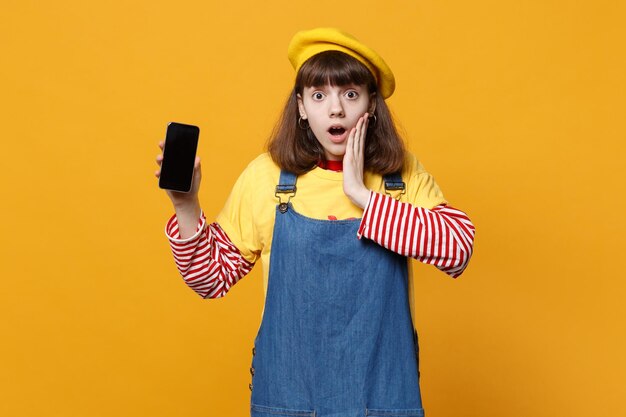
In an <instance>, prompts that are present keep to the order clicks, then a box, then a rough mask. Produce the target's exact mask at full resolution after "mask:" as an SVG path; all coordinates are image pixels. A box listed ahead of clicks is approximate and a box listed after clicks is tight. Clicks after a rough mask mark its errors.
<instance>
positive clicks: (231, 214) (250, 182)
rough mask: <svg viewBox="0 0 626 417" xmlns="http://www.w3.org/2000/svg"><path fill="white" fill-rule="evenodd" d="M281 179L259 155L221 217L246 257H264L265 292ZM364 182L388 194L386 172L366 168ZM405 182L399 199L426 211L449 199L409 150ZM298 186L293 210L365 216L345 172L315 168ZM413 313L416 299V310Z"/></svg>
mask: <svg viewBox="0 0 626 417" xmlns="http://www.w3.org/2000/svg"><path fill="white" fill-rule="evenodd" d="M279 177H280V168H279V167H278V166H277V165H276V164H275V163H274V162H273V161H272V159H271V157H270V156H269V154H267V153H265V154H262V155H260V156H259V157H257V158H256V159H255V160H254V161H252V162H251V163H250V164H249V165H248V167H247V168H246V169H245V170H244V171H243V173H242V174H241V175H240V176H239V179H238V180H237V182H236V183H235V186H234V187H233V189H232V191H231V194H230V196H229V197H228V200H227V201H226V205H225V206H224V208H223V209H222V211H221V213H220V214H219V215H218V216H217V223H219V225H220V226H221V227H222V229H223V230H224V232H226V234H227V235H228V237H229V238H230V240H231V241H232V242H233V244H234V245H235V246H236V247H237V249H239V251H240V252H241V254H242V256H243V257H244V258H245V259H246V260H248V261H249V262H253V263H254V262H256V261H257V260H258V259H259V257H260V258H261V263H262V265H263V288H264V292H265V294H267V282H268V271H269V262H270V250H271V247H272V232H273V230H274V216H275V211H276V204H278V199H277V198H276V197H275V195H274V194H275V188H276V185H277V184H278V179H279ZM363 180H364V183H365V186H366V187H367V188H368V189H370V190H372V191H375V192H379V193H383V194H384V192H385V185H384V181H383V178H382V176H381V175H378V174H372V173H369V172H366V173H365V174H364V178H363ZM402 180H403V181H404V182H405V183H406V193H405V194H403V195H401V196H400V201H403V202H409V203H411V204H413V205H416V206H419V207H423V208H427V209H431V208H433V207H435V206H437V205H439V204H444V203H446V201H445V199H444V197H443V194H442V192H441V190H440V189H439V187H438V186H437V184H436V183H435V180H434V178H433V177H432V176H431V175H430V174H429V173H427V172H426V171H425V170H424V168H423V167H422V165H421V164H420V163H419V161H418V160H417V159H416V158H415V157H414V156H413V155H411V154H408V153H407V158H406V161H405V164H404V170H403V172H402ZM296 185H297V192H296V195H295V196H294V197H293V198H292V199H291V203H292V205H293V208H294V210H296V211H297V212H298V213H300V214H302V215H304V216H307V217H311V218H315V219H321V220H329V219H331V218H332V219H339V220H342V219H349V218H361V217H362V215H363V210H362V209H361V208H360V207H358V206H356V205H354V204H353V203H352V202H351V201H350V199H348V197H347V196H346V195H345V194H344V192H343V173H342V172H334V171H328V170H324V169H322V168H319V167H316V168H314V169H312V170H311V171H309V172H307V173H306V174H303V175H300V176H299V177H298V179H297V184H296ZM396 193H398V192H396ZM354 238H355V239H356V238H357V237H356V236H354ZM409 292H410V300H413V284H412V277H411V276H410V277H409ZM413 311H414V308H413V303H412V302H411V312H412V313H413Z"/></svg>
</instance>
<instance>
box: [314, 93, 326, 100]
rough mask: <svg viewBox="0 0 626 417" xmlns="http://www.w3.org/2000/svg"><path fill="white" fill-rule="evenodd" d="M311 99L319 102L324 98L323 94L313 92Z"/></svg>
mask: <svg viewBox="0 0 626 417" xmlns="http://www.w3.org/2000/svg"><path fill="white" fill-rule="evenodd" d="M311 97H312V98H313V100H321V99H323V98H324V94H322V93H321V92H319V91H316V92H314V93H313V94H312V95H311Z"/></svg>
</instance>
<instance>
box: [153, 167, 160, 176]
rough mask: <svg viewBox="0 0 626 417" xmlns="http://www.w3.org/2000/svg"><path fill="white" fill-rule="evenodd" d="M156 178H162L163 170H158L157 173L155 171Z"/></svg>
mask: <svg viewBox="0 0 626 417" xmlns="http://www.w3.org/2000/svg"><path fill="white" fill-rule="evenodd" d="M154 176H155V177H157V178H159V177H160V176H161V170H160V169H157V170H156V171H154Z"/></svg>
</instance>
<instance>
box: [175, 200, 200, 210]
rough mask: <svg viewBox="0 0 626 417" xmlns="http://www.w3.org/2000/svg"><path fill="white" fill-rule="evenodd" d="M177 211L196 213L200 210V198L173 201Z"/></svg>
mask: <svg viewBox="0 0 626 417" xmlns="http://www.w3.org/2000/svg"><path fill="white" fill-rule="evenodd" d="M173 204H174V210H175V211H176V213H181V214H182V213H196V212H200V200H199V199H198V197H197V196H196V197H194V198H190V199H188V200H180V201H175V202H173Z"/></svg>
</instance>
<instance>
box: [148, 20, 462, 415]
mask: <svg viewBox="0 0 626 417" xmlns="http://www.w3.org/2000/svg"><path fill="white" fill-rule="evenodd" d="M288 57H289V60H290V61H291V63H292V65H293V66H294V68H295V70H296V74H297V75H296V80H295V86H294V88H293V90H292V92H291V94H290V95H289V98H288V100H287V103H286V105H285V108H284V111H283V114H282V117H281V119H280V121H279V122H278V124H277V127H276V129H275V131H274V132H273V134H272V137H271V139H270V141H269V152H268V153H267V154H263V155H261V156H259V157H258V158H257V159H256V160H254V161H253V162H252V163H250V165H249V166H248V167H247V168H246V170H245V171H244V172H243V173H242V174H241V176H240V177H239V179H238V180H237V182H236V184H235V186H234V188H233V190H232V193H231V195H230V197H229V199H228V201H227V202H226V205H225V207H224V208H223V210H222V212H221V213H220V214H219V215H218V217H217V221H216V222H215V223H212V224H210V225H207V223H206V219H205V217H204V215H203V213H202V211H201V209H200V204H199V202H198V189H199V186H200V177H201V174H200V160H199V158H197V159H196V169H195V174H194V183H193V184H194V185H193V189H192V191H191V192H190V193H188V194H182V193H176V192H168V195H169V197H170V198H171V200H172V203H173V205H174V209H175V212H176V214H175V215H174V216H173V217H172V218H171V219H170V220H169V221H168V223H167V226H166V233H167V236H168V238H169V241H170V244H171V248H172V252H173V254H174V259H175V261H176V264H177V267H178V269H179V271H180V273H181V274H182V276H183V278H184V280H185V282H186V283H187V284H188V285H189V286H190V287H191V288H192V289H193V290H194V291H196V292H197V293H198V294H199V295H201V296H202V297H204V298H217V297H222V296H224V295H225V294H226V293H227V292H228V290H229V289H230V288H231V287H232V286H233V285H234V284H235V283H237V282H238V281H239V280H240V279H241V278H242V277H243V276H244V275H246V274H247V273H248V272H249V271H250V270H251V269H252V267H253V265H254V264H255V263H256V261H257V260H258V259H259V258H260V259H261V263H262V264H263V270H264V290H265V295H266V299H265V307H264V312H263V320H262V322H261V326H260V328H259V331H258V334H257V337H256V339H255V343H254V348H253V350H252V353H253V357H252V367H251V368H250V372H251V374H252V383H251V384H250V389H251V390H252V396H251V415H252V416H253V417H267V416H277V415H280V416H316V417H322V416H334V417H340V416H341V417H343V416H345V417H348V416H354V417H357V416H366V415H367V416H390V415H393V416H422V415H423V408H422V401H421V396H420V389H419V378H418V374H419V371H418V347H417V333H416V332H415V331H414V330H413V318H412V305H411V303H410V300H413V296H412V279H411V277H410V276H409V268H408V266H407V257H410V258H415V259H418V260H420V261H422V262H424V263H428V264H432V265H434V266H435V267H437V268H438V269H440V270H442V271H444V272H445V273H447V274H449V275H451V276H452V277H457V276H459V275H460V274H461V273H462V272H463V270H464V269H465V267H466V266H467V262H468V261H469V258H470V256H471V254H472V245H473V239H474V227H473V225H472V223H471V222H470V220H469V219H468V217H467V216H466V215H465V214H464V213H463V212H461V211H459V210H457V209H454V208H452V207H450V206H449V205H447V202H446V201H445V200H444V198H443V195H442V193H441V191H440V189H439V187H438V186H437V184H436V183H435V181H434V179H433V178H432V177H431V176H430V175H429V174H428V173H427V172H426V171H425V170H424V168H423V167H422V165H421V164H420V163H419V162H418V161H417V160H416V159H415V157H413V156H412V155H410V154H408V153H407V152H405V150H404V147H403V144H402V141H401V138H400V136H399V135H398V133H397V131H396V128H395V126H394V123H393V121H392V118H391V115H390V112H389V110H388V108H387V105H386V104H385V99H386V98H388V97H389V96H391V94H392V93H393V91H394V87H395V81H394V77H393V73H392V72H391V70H390V69H389V67H388V66H387V65H386V64H385V62H384V61H383V60H382V58H381V57H380V56H379V55H378V54H376V53H375V52H374V51H372V50H371V49H370V48H368V47H366V46H365V45H363V44H361V43H360V42H359V41H358V40H356V39H355V38H353V37H352V36H350V35H348V34H346V33H343V32H341V31H338V30H336V29H330V28H320V29H314V30H310V31H303V32H299V33H297V34H296V35H295V36H294V38H293V39H292V41H291V44H290V45H289V49H288ZM160 146H161V148H162V147H163V143H162V142H161V143H160ZM161 161H162V155H159V156H158V157H157V162H158V164H159V165H160V163H161ZM156 176H157V177H158V176H159V171H157V172H156Z"/></svg>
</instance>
